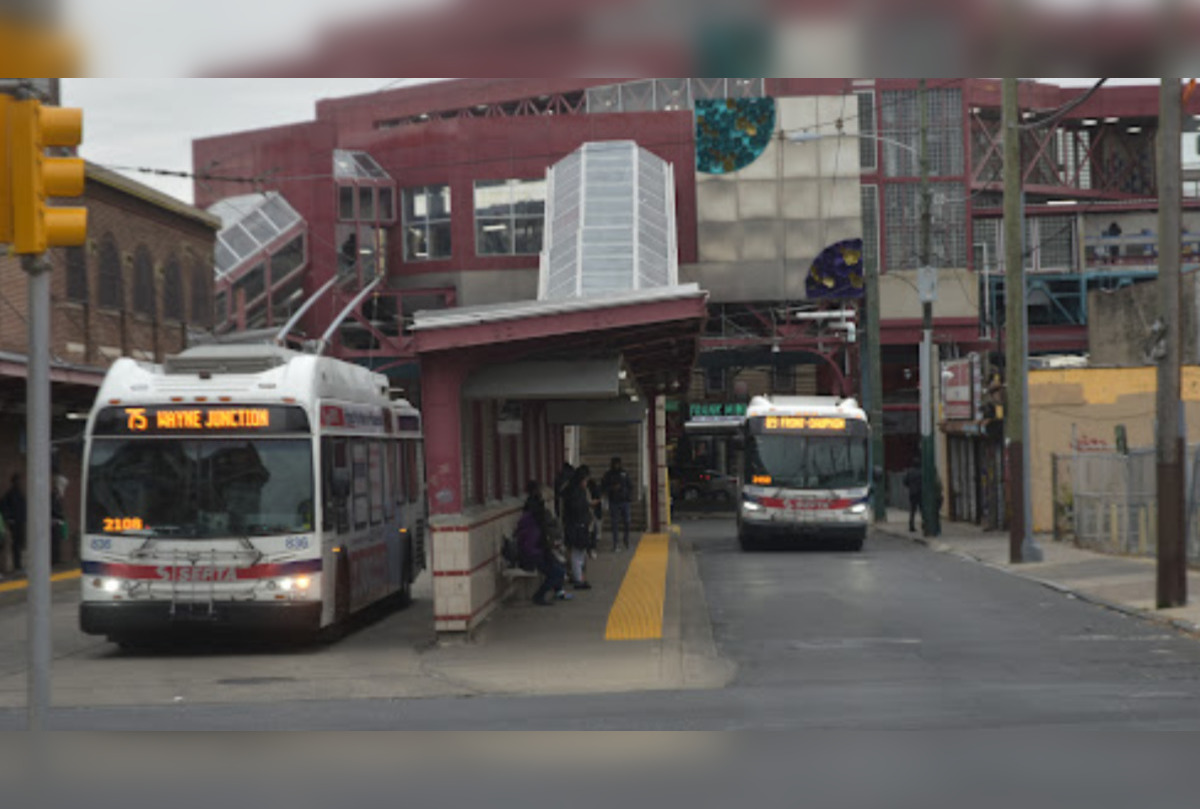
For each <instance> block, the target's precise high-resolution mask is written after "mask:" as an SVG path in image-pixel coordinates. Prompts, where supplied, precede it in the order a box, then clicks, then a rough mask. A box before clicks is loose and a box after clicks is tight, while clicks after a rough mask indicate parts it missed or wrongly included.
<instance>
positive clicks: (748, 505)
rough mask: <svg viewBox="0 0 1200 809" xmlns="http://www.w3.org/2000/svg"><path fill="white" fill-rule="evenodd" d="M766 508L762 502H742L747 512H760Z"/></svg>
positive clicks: (743, 509)
mask: <svg viewBox="0 0 1200 809" xmlns="http://www.w3.org/2000/svg"><path fill="white" fill-rule="evenodd" d="M766 510H767V509H766V507H765V506H763V505H762V504H761V503H755V502H752V501H750V500H745V501H743V502H742V511H744V512H745V513H746V514H759V513H761V512H763V511H766Z"/></svg>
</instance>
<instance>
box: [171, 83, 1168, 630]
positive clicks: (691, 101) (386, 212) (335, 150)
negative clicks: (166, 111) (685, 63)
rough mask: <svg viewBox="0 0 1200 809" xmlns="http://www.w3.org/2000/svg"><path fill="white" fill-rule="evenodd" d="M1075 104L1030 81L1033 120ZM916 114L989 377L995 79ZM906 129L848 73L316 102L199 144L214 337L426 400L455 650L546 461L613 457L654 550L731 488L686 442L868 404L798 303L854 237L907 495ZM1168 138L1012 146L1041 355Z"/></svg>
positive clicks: (842, 317)
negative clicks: (267, 123) (698, 478)
mask: <svg viewBox="0 0 1200 809" xmlns="http://www.w3.org/2000/svg"><path fill="white" fill-rule="evenodd" d="M381 81H382V80H381ZM1079 93H1080V90H1079V88H1061V87H1057V86H1053V85H1049V84H1040V83H1033V82H1030V83H1027V84H1025V85H1023V88H1022V95H1021V103H1022V108H1023V110H1025V111H1027V112H1028V113H1029V114H1030V115H1032V116H1036V115H1037V113H1038V112H1039V111H1050V110H1056V109H1058V108H1060V107H1061V106H1062V105H1064V104H1065V103H1066V102H1067V101H1070V100H1072V99H1074V98H1076V97H1077V96H1078V95H1079ZM928 101H929V111H930V120H929V126H930V130H929V143H930V166H931V169H930V170H931V176H932V185H933V192H934V196H933V228H934V245H935V250H934V263H935V265H936V266H937V269H938V273H939V290H940V294H939V300H938V303H937V305H936V307H935V339H936V342H937V344H938V348H939V351H940V353H941V356H942V358H945V359H949V358H955V357H966V356H969V355H971V354H978V355H980V356H981V357H982V358H983V359H984V360H985V361H986V362H987V364H988V366H989V367H992V369H993V370H998V369H996V368H994V366H995V365H997V364H998V363H997V362H996V360H997V359H998V352H999V351H1000V350H1001V347H1002V345H1003V343H1002V342H1001V341H1002V331H1001V326H1002V323H1003V311H1004V299H1005V298H1004V281H1003V279H1004V267H1003V256H1004V249H1003V243H1002V232H1001V231H1002V228H1001V227H1000V217H1001V204H1002V199H1001V194H1000V186H1001V172H1002V162H1001V151H1002V150H1001V148H1000V146H1001V127H1000V84H999V82H998V81H997V80H989V79H938V80H931V81H930V82H929V88H928ZM918 109H919V105H918V92H917V84H916V82H915V81H911V80H891V79H879V80H872V79H837V78H833V79H790V78H779V79H770V78H757V79H682V78H675V79H571V78H557V79H452V80H448V81H444V82H437V83H432V84H427V85H422V86H416V87H405V88H400V89H391V90H384V91H380V92H377V93H373V94H368V95H363V96H356V97H350V98H342V99H335V100H327V101H322V102H320V103H318V105H317V108H316V115H315V118H314V120H311V121H306V122H301V123H296V124H294V125H288V126H281V127H275V128H270V129H264V130H257V131H250V132H239V133H232V134H228V135H224V136H220V137H213V138H207V139H204V140H199V141H197V142H196V143H195V144H194V146H193V158H194V167H195V171H196V173H197V175H199V179H198V180H197V182H196V185H195V193H196V204H197V206H198V207H201V208H205V209H207V210H208V211H209V213H210V214H213V215H215V216H217V217H219V218H220V219H221V221H222V224H223V229H222V231H221V233H220V236H219V237H218V243H217V246H216V254H215V264H216V289H215V321H216V323H217V330H218V332H219V333H227V334H233V333H259V332H261V333H263V334H268V335H269V334H274V333H278V332H280V331H281V330H284V329H285V328H286V327H287V326H288V325H289V324H291V323H292V321H293V320H294V324H293V325H294V328H292V329H290V331H289V332H288V334H287V335H286V337H287V339H289V340H292V341H295V342H304V341H321V340H324V341H325V342H324V346H325V348H326V350H327V351H329V352H330V353H332V354H334V355H337V356H341V357H343V358H346V359H348V360H352V361H356V362H361V363H364V364H367V365H369V366H370V367H373V368H375V369H377V370H379V371H380V372H382V373H386V374H388V375H389V376H390V377H391V378H392V380H393V384H394V385H395V386H396V387H398V388H403V389H404V390H405V392H406V395H407V396H408V397H409V398H411V399H413V400H415V401H416V402H418V403H419V404H420V406H421V407H422V409H423V412H424V414H425V417H426V431H427V472H428V479H429V503H430V509H431V514H432V530H433V533H434V536H433V540H434V541H433V543H432V547H433V557H434V558H433V570H434V574H435V609H436V612H437V618H438V626H439V629H442V630H445V631H459V630H464V629H470V628H472V627H473V626H475V625H476V624H477V623H478V622H479V621H480V620H482V619H483V618H484V617H486V615H487V614H488V613H489V612H490V611H491V610H492V609H493V608H494V606H495V604H496V602H497V599H498V597H499V595H500V593H501V581H500V577H499V575H498V572H497V571H498V565H497V564H496V551H497V547H498V541H499V537H500V536H501V535H503V534H506V533H508V532H510V531H511V527H512V522H513V521H514V520H515V516H516V509H518V508H519V504H520V498H521V494H522V490H523V488H524V482H525V481H526V480H529V479H538V480H540V481H542V482H548V481H550V480H552V477H553V474H554V472H555V470H556V469H557V467H558V466H559V465H561V462H562V459H563V458H564V457H573V458H577V459H579V460H582V461H584V462H588V463H590V465H591V466H592V467H593V468H594V469H596V468H602V467H603V466H604V465H606V463H607V458H608V457H610V456H612V455H623V456H624V457H625V458H626V460H627V463H626V465H627V467H630V468H632V469H633V470H634V471H635V472H636V473H637V479H638V485H639V488H640V490H641V493H642V497H641V500H642V501H643V508H642V509H641V511H642V515H643V519H644V520H645V523H646V525H647V526H648V527H650V528H651V529H661V528H662V527H663V526H664V525H665V523H666V521H667V520H668V519H669V517H668V513H667V508H666V506H667V503H668V501H669V499H670V497H669V494H668V492H667V490H666V488H665V485H664V477H665V476H664V475H663V474H661V473H662V472H663V471H664V470H665V469H666V468H667V467H668V466H669V465H672V464H684V463H692V462H700V461H701V460H702V461H703V462H704V463H707V464H710V465H711V466H712V467H713V468H718V469H722V470H724V469H729V468H732V467H733V466H734V464H735V459H734V458H733V457H732V453H730V452H729V450H728V448H727V446H726V443H725V442H724V441H723V440H722V439H721V438H720V437H719V436H717V435H716V434H715V433H713V434H711V435H710V434H708V433H706V432H705V431H703V430H693V431H689V430H686V429H685V423H687V422H689V421H690V422H691V424H692V426H693V427H695V426H696V425H697V423H698V422H701V421H704V420H705V419H708V418H711V417H712V416H713V415H714V414H717V415H720V414H728V413H734V414H736V413H737V412H738V409H739V408H740V407H741V406H744V405H745V404H746V403H747V402H748V401H749V399H750V397H751V396H753V395H756V394H762V393H769V392H773V393H782V394H816V393H820V394H834V393H837V394H846V395H856V396H857V395H860V385H859V381H858V380H859V379H860V377H861V371H862V365H863V363H862V359H861V356H860V350H859V347H860V344H861V341H860V340H859V339H858V331H859V329H860V328H861V321H859V320H858V318H857V315H856V314H855V312H854V311H848V312H847V311H846V310H856V309H857V307H858V302H857V301H850V302H842V301H825V302H822V301H812V300H809V299H808V298H807V296H806V278H807V277H808V275H809V272H810V269H811V267H812V265H813V261H814V259H815V258H816V257H817V256H818V254H819V253H821V251H822V250H823V249H824V248H825V247H827V246H829V245H832V244H835V243H838V242H841V241H844V240H847V239H857V238H861V239H862V240H863V243H864V252H863V260H864V261H865V262H874V263H876V264H877V265H878V266H879V268H880V269H881V271H882V273H883V275H882V279H883V280H882V290H881V304H882V308H883V320H882V342H883V356H882V362H883V369H884V412H885V424H884V428H885V433H886V442H887V469H888V473H889V476H890V478H891V479H892V480H894V479H895V477H896V476H897V475H898V474H901V473H902V471H903V468H904V466H905V465H906V463H907V462H908V461H909V459H911V457H912V454H913V451H914V449H915V448H916V446H917V443H918V440H919V438H918V435H917V433H918V410H919V405H918V402H919V393H918V391H919V373H918V354H917V343H918V341H919V328H920V316H921V305H920V302H919V298H918V292H917V288H916V271H917V253H918V242H919V239H918V234H919V225H920V211H919V194H918V190H919V176H918V175H919V170H920V169H919V161H918V159H917V157H916V153H917V144H918V142H919V113H918ZM1156 122H1157V88H1156V87H1152V86H1149V85H1148V86H1146V87H1105V88H1102V89H1101V90H1100V91H1099V92H1097V93H1095V94H1094V95H1093V96H1092V97H1091V98H1090V99H1089V100H1087V101H1086V102H1085V103H1083V104H1081V105H1079V106H1077V107H1074V108H1072V109H1070V110H1069V112H1068V113H1067V114H1066V115H1064V116H1061V117H1059V118H1057V119H1056V120H1055V121H1054V123H1053V125H1051V126H1048V127H1043V128H1031V129H1030V130H1029V131H1028V133H1027V135H1026V142H1025V144H1024V148H1023V162H1024V164H1025V166H1024V175H1025V187H1026V195H1027V203H1028V206H1029V207H1028V210H1029V222H1028V229H1027V230H1028V239H1029V244H1030V247H1031V249H1030V250H1029V251H1028V252H1029V254H1030V262H1031V264H1032V266H1031V267H1029V270H1030V272H1031V273H1032V275H1033V278H1034V281H1033V282H1032V286H1031V294H1030V306H1031V310H1030V317H1031V322H1032V324H1033V326H1032V333H1031V340H1030V342H1031V350H1032V351H1033V352H1035V353H1082V352H1085V351H1086V350H1087V347H1088V346H1087V294H1088V292H1089V291H1092V290H1095V289H1100V288H1116V287H1119V286H1123V285H1129V284H1132V283H1136V282H1138V281H1139V280H1142V279H1143V278H1147V277H1152V276H1153V273H1154V267H1153V266H1152V264H1153V262H1152V261H1151V262H1149V263H1148V262H1147V260H1146V258H1145V254H1144V253H1143V252H1140V251H1141V246H1142V245H1143V243H1145V244H1149V243H1150V242H1151V241H1152V238H1151V237H1152V229H1153V227H1154V224H1153V223H1154V208H1155V203H1154V202H1153V200H1154V197H1155V195H1156V193H1157V191H1156V188H1155V166H1154V141H1155V134H1156ZM1114 226H1115V227H1114ZM1139 240H1140V241H1139ZM306 305H307V308H304V309H302V308H301V307H304V306H306ZM981 427H986V425H982V426H981ZM967 432H968V433H970V435H971V436H972V437H971V438H970V440H971V441H972V442H973V443H972V445H971V451H972V452H976V453H978V463H979V466H980V469H984V468H986V466H987V465H989V464H993V463H997V462H998V461H997V458H998V454H996V453H994V452H993V450H994V449H995V447H994V446H992V445H990V444H989V443H988V441H989V438H988V436H989V435H990V434H994V432H989V430H987V429H982V428H981V429H978V430H971V431H967ZM960 439H962V440H966V439H965V438H964V437H963V436H956V435H951V436H944V437H943V439H942V440H943V441H944V442H949V441H955V440H960ZM943 450H945V447H943ZM943 457H944V456H943ZM981 502H982V500H981ZM993 511H995V504H993Z"/></svg>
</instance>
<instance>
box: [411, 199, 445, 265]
mask: <svg viewBox="0 0 1200 809" xmlns="http://www.w3.org/2000/svg"><path fill="white" fill-rule="evenodd" d="M403 202H404V233H405V239H404V260H405V261H438V260H442V259H448V258H450V256H451V244H450V186H448V185H433V186H426V187H423V188H406V189H404V192H403Z"/></svg>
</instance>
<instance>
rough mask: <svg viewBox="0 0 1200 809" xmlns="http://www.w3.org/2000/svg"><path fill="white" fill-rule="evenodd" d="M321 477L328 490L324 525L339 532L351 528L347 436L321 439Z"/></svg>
mask: <svg viewBox="0 0 1200 809" xmlns="http://www.w3.org/2000/svg"><path fill="white" fill-rule="evenodd" d="M321 470H322V474H321V478H322V489H323V490H324V493H325V510H324V517H323V519H322V521H321V527H322V528H323V529H324V530H325V531H329V532H333V531H337V532H338V533H339V534H345V533H349V531H350V459H349V457H348V455H347V450H346V439H344V438H326V439H324V440H323V441H322V442H321Z"/></svg>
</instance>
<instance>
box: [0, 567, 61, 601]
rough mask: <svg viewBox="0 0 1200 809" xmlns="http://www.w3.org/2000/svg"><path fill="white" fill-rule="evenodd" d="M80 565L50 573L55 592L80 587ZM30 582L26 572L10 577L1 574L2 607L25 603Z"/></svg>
mask: <svg viewBox="0 0 1200 809" xmlns="http://www.w3.org/2000/svg"><path fill="white" fill-rule="evenodd" d="M79 577H80V570H79V565H62V566H58V567H55V568H54V569H53V570H51V571H50V581H51V585H52V586H53V588H54V591H55V592H58V591H59V590H60V589H69V588H71V587H78V586H79V585H78V584H76V582H78V581H79ZM28 590H29V580H28V579H27V578H26V577H25V572H24V571H17V572H14V573H11V574H8V575H3V574H0V606H7V605H10V604H16V603H18V602H22V601H24V600H25V599H26V598H27V597H28Z"/></svg>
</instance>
